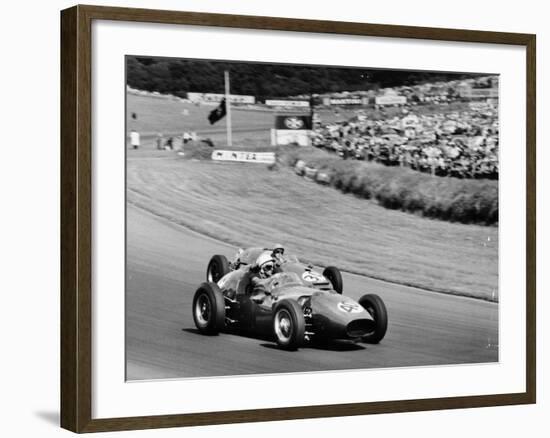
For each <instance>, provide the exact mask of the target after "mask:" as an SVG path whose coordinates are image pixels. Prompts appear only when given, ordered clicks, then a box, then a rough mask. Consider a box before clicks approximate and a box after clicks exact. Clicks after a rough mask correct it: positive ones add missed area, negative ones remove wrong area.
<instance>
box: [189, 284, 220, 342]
mask: <svg viewBox="0 0 550 438" xmlns="http://www.w3.org/2000/svg"><path fill="white" fill-rule="evenodd" d="M193 320H194V321H195V326H196V327H197V329H199V331H200V332H201V333H203V334H205V335H217V334H218V333H219V332H220V331H222V330H223V329H224V328H225V300H224V298H223V294H222V291H221V290H220V288H219V287H218V285H217V284H216V283H202V284H201V285H200V286H199V288H198V289H197V291H196V292H195V296H194V297H193Z"/></svg>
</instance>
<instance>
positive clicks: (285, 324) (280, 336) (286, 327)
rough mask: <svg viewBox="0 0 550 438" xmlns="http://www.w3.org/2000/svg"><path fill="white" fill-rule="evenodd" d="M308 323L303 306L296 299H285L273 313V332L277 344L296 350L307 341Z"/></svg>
mask: <svg viewBox="0 0 550 438" xmlns="http://www.w3.org/2000/svg"><path fill="white" fill-rule="evenodd" d="M305 331H306V323H305V320H304V313H303V310H302V308H301V307H300V306H299V305H298V303H296V302H295V301H291V300H283V301H281V302H280V303H279V304H277V306H276V307H275V311H274V313H273V333H274V334H275V339H276V341H277V344H278V345H279V346H280V347H281V348H285V349H287V350H296V349H297V348H299V347H301V346H302V345H303V344H304V341H305Z"/></svg>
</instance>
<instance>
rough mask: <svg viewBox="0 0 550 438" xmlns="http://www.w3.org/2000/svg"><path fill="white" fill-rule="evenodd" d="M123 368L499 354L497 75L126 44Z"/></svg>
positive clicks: (144, 374)
mask: <svg viewBox="0 0 550 438" xmlns="http://www.w3.org/2000/svg"><path fill="white" fill-rule="evenodd" d="M125 61H126V84H125V86H126V297H125V299H126V378H127V380H130V381H131V380H150V379H170V378H189V377H193V378H196V377H212V376H238V375H251V374H277V373H297V372H298V373H299V372H319V371H333V370H348V369H371V368H393V367H418V366H439V365H453V364H482V363H493V362H498V360H499V330H498V329H499V312H498V309H499V304H498V303H499V294H498V242H499V240H498V217H499V205H498V202H499V199H498V193H499V190H498V189H499V187H498V184H499V76H498V75H497V74H491V73H490V72H433V71H423V70H415V71H412V70H387V69H377V68H376V66H372V68H365V67H361V68H359V67H354V66H330V65H294V64H270V63H250V62H235V61H231V62H230V61H224V60H201V59H180V58H163V57H148V56H137V55H136V56H133V55H132V56H130V55H128V56H126V60H125Z"/></svg>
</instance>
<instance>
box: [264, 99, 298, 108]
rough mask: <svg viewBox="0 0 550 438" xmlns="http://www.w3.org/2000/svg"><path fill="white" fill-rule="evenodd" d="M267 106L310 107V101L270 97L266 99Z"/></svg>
mask: <svg viewBox="0 0 550 438" xmlns="http://www.w3.org/2000/svg"><path fill="white" fill-rule="evenodd" d="M265 104H266V105H267V106H282V107H285V106H289V107H290V106H292V107H297V108H309V101H307V100H273V99H268V100H266V101H265Z"/></svg>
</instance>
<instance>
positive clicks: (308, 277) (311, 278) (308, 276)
mask: <svg viewBox="0 0 550 438" xmlns="http://www.w3.org/2000/svg"><path fill="white" fill-rule="evenodd" d="M302 279H303V280H304V281H307V282H309V283H317V282H319V281H324V280H325V277H323V276H322V275H321V274H317V273H316V272H310V271H306V272H304V273H303V274H302Z"/></svg>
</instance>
